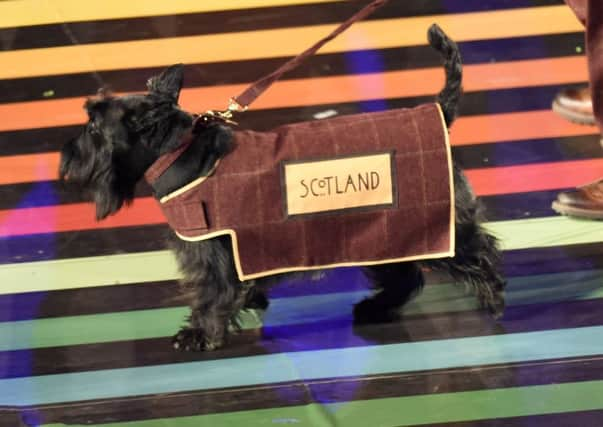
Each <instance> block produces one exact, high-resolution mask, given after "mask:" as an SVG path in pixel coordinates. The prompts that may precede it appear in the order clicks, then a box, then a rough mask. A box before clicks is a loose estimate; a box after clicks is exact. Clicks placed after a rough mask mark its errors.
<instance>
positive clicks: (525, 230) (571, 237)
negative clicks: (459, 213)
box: [486, 216, 603, 250]
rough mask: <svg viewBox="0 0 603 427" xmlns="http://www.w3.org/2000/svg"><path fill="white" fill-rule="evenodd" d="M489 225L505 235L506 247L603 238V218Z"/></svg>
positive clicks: (523, 246) (572, 243)
mask: <svg viewBox="0 0 603 427" xmlns="http://www.w3.org/2000/svg"><path fill="white" fill-rule="evenodd" d="M486 228H488V229H489V230H490V232H492V233H493V234H494V235H496V236H497V237H499V238H500V239H501V242H502V246H503V249H506V250H512V249H528V248H547V247H552V246H561V245H575V244H581V243H594V242H601V241H603V224H602V223H601V222H599V221H592V220H581V219H575V218H567V217H562V216H552V217H545V218H531V219H522V220H510V221H499V222H491V223H489V224H487V225H486Z"/></svg>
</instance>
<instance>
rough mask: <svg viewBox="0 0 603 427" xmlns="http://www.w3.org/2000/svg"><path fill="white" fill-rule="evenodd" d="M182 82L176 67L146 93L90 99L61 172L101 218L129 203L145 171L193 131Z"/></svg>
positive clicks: (153, 82) (103, 94)
mask: <svg viewBox="0 0 603 427" xmlns="http://www.w3.org/2000/svg"><path fill="white" fill-rule="evenodd" d="M182 80H183V67H182V66H181V65H174V66H171V67H169V68H168V69H166V70H165V71H164V72H163V73H162V74H161V75H159V76H157V77H153V78H151V79H150V80H149V81H148V83H147V87H148V92H147V93H146V94H143V95H127V96H121V97H118V96H113V95H111V94H110V93H107V92H106V91H99V94H98V96H97V97H94V98H90V99H88V100H87V101H86V104H85V109H86V111H87V113H88V122H87V123H86V125H85V126H84V128H83V130H82V132H81V134H80V135H79V136H77V137H76V138H74V139H72V140H71V141H69V142H67V143H66V144H65V145H64V146H63V148H62V150H61V162H60V170H59V175H60V178H61V180H65V181H67V182H70V183H72V184H73V186H75V187H76V188H78V189H79V190H83V191H85V192H86V193H88V194H90V195H91V196H92V199H93V201H94V202H95V203H96V216H97V218H98V219H102V218H105V217H106V216H108V215H110V214H113V213H115V212H116V211H118V210H119V209H120V208H121V207H122V205H123V204H124V202H129V201H131V200H132V199H133V197H134V190H135V187H136V182H137V181H138V180H140V179H141V178H142V177H143V175H144V172H145V170H146V169H147V168H148V167H149V166H150V165H151V164H152V163H153V161H154V160H156V159H157V157H159V156H160V155H162V154H164V153H166V152H169V151H171V150H173V149H174V148H176V147H177V146H178V145H179V144H180V143H181V138H182V136H183V134H184V133H185V132H186V131H187V130H189V129H190V127H191V125H192V121H193V117H192V116H191V115H190V114H188V113H186V112H184V111H182V110H181V109H180V108H179V107H178V97H179V94H180V89H181V87H182Z"/></svg>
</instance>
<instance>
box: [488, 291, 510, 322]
mask: <svg viewBox="0 0 603 427" xmlns="http://www.w3.org/2000/svg"><path fill="white" fill-rule="evenodd" d="M485 305H486V308H487V309H488V312H489V313H490V314H491V315H492V317H493V318H494V319H500V318H501V317H502V316H503V314H504V312H505V294H504V292H496V293H495V294H494V296H493V297H492V299H491V300H490V301H487V302H486V304H485Z"/></svg>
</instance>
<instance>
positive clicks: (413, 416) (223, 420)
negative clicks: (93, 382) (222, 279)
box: [46, 381, 603, 427]
mask: <svg viewBox="0 0 603 427" xmlns="http://www.w3.org/2000/svg"><path fill="white" fill-rule="evenodd" d="M597 409H603V381H585V382H579V383H566V384H552V385H543V386H531V387H514V388H505V389H494V390H480V391H469V392H460V393H443V394H431V395H422V396H409V397H398V398H387V399H373V400H361V401H352V402H345V403H332V404H326V405H319V404H310V405H306V406H293V407H285V408H271V409H261V410H255V411H240V412H232V413H226V414H211V415H201V416H193V417H180V418H164V419H155V420H145V421H131V422H122V423H111V424H102V425H104V426H111V427H168V426H178V427H206V426H207V427H222V426H274V425H279V424H293V425H300V426H312V427H323V426H324V427H334V426H346V427H367V426H371V427H396V426H406V425H408V426H410V425H425V424H434V423H445V422H460V421H475V420H487V419H496V418H509V417H522V416H529V415H544V414H555V413H563V412H577V411H589V410H597ZM86 425H90V424H86ZM97 425H98V424H97ZM60 426H62V424H52V425H46V427H60Z"/></svg>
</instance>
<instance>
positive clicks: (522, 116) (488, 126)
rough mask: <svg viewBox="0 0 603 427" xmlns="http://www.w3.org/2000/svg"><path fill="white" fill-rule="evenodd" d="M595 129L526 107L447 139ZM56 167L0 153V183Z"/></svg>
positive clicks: (481, 119) (458, 126)
mask: <svg viewBox="0 0 603 427" xmlns="http://www.w3.org/2000/svg"><path fill="white" fill-rule="evenodd" d="M594 133H597V128H596V127H594V126H581V125H577V124H573V123H569V122H567V121H566V120H563V119H561V118H560V117H558V116H557V115H556V114H555V113H553V112H552V111H528V112H520V113H507V114H488V115H482V116H472V117H461V118H459V119H457V121H456V122H455V123H454V125H453V127H452V131H451V135H450V140H451V144H452V145H453V146H459V145H469V144H485V143H490V142H497V141H515V140H523V139H535V138H551V137H564V136H577V135H590V134H594ZM58 167H59V154H58V153H57V152H51V153H40V154H24V155H19V156H4V157H0V170H1V171H3V172H2V174H1V175H0V185H9V184H17V183H23V182H34V181H46V180H55V179H57V177H58V175H57V174H58V172H57V171H58Z"/></svg>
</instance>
